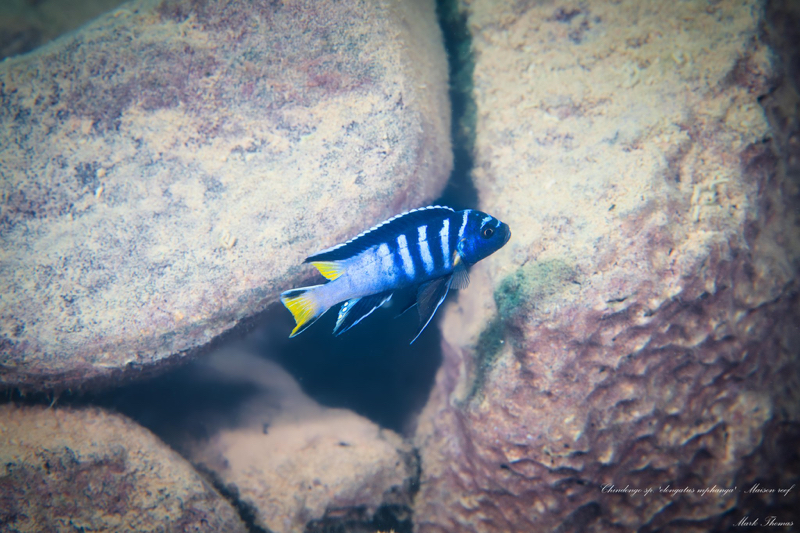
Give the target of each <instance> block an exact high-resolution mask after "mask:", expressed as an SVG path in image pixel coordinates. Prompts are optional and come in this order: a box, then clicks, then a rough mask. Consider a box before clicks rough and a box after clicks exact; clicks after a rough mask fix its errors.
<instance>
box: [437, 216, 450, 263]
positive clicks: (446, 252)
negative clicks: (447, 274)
mask: <svg viewBox="0 0 800 533" xmlns="http://www.w3.org/2000/svg"><path fill="white" fill-rule="evenodd" d="M439 237H441V238H442V258H443V262H444V265H443V266H444V268H450V219H448V218H446V219H444V226H442V230H441V231H440V232H439Z"/></svg>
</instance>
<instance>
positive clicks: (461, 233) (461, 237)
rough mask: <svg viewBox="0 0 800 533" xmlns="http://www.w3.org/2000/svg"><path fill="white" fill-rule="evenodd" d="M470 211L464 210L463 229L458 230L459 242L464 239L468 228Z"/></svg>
mask: <svg viewBox="0 0 800 533" xmlns="http://www.w3.org/2000/svg"><path fill="white" fill-rule="evenodd" d="M469 212H470V210H469V209H464V218H463V219H462V221H461V227H460V228H459V230H458V240H459V241H460V240H461V239H463V238H464V230H465V229H466V228H467V218H468V217H469Z"/></svg>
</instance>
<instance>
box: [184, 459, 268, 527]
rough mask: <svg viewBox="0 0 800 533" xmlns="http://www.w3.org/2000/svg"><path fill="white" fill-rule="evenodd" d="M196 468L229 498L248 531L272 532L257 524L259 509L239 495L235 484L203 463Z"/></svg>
mask: <svg viewBox="0 0 800 533" xmlns="http://www.w3.org/2000/svg"><path fill="white" fill-rule="evenodd" d="M195 468H196V469H197V470H198V471H199V472H200V473H201V475H205V476H206V478H207V479H208V480H209V481H210V482H211V484H212V485H214V488H215V489H217V492H219V493H220V494H221V495H222V497H223V498H225V499H226V500H228V503H230V504H231V506H232V507H233V508H234V509H236V512H237V513H239V518H241V519H242V522H244V525H245V527H246V528H247V532H248V533H272V530H271V529H264V528H263V527H261V526H259V525H258V524H256V520H257V516H258V510H257V509H256V508H255V507H253V505H251V504H249V503H247V502H245V501H243V500H242V499H241V498H240V497H239V490H238V489H237V488H236V487H235V486H230V487H229V486H227V485H225V484H224V483H223V482H222V480H220V479H219V477H218V476H217V475H216V474H215V473H214V472H212V471H211V470H209V469H207V468H204V467H203V466H202V465H195Z"/></svg>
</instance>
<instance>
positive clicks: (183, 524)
mask: <svg viewBox="0 0 800 533" xmlns="http://www.w3.org/2000/svg"><path fill="white" fill-rule="evenodd" d="M0 464H2V466H1V467H0V530H2V531H9V532H11V531H14V532H28V531H29V532H40V531H54V532H59V531H109V532H111V531H175V532H185V531H195V532H204V531H207V532H209V533H211V532H217V531H219V532H242V533H244V532H245V531H247V528H246V527H245V524H244V523H243V522H242V521H241V520H240V519H239V516H238V515H237V513H236V511H235V510H234V509H233V507H232V506H231V505H230V504H229V503H228V502H227V501H226V500H225V499H223V498H222V497H221V496H220V495H219V493H217V491H216V490H214V488H213V487H212V486H211V485H210V484H209V483H208V482H207V481H206V480H205V479H203V478H202V477H201V476H200V475H199V474H197V472H195V471H194V469H192V467H191V466H190V465H189V464H188V463H187V462H186V461H185V460H184V459H183V458H181V457H180V456H179V455H178V454H177V453H175V452H174V451H172V450H171V449H169V448H168V447H167V446H165V445H164V444H163V443H162V442H161V441H159V440H158V439H157V438H156V437H154V436H153V435H152V434H151V433H150V432H149V431H147V430H145V429H142V428H141V427H139V426H137V425H136V424H134V423H132V422H130V421H129V420H128V419H126V418H124V417H122V416H119V415H112V414H109V413H106V412H104V411H101V410H99V409H84V410H73V409H58V408H56V409H47V408H44V407H23V408H18V407H14V406H13V405H10V404H6V405H2V406H0Z"/></svg>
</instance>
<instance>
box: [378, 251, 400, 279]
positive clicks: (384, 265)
mask: <svg viewBox="0 0 800 533" xmlns="http://www.w3.org/2000/svg"><path fill="white" fill-rule="evenodd" d="M378 259H379V260H380V262H381V272H382V273H383V275H384V276H386V279H387V280H388V281H394V280H395V278H396V272H395V270H394V262H393V261H392V251H391V250H390V249H389V245H388V244H386V243H385V242H384V243H382V244H381V245H380V246H378Z"/></svg>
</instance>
